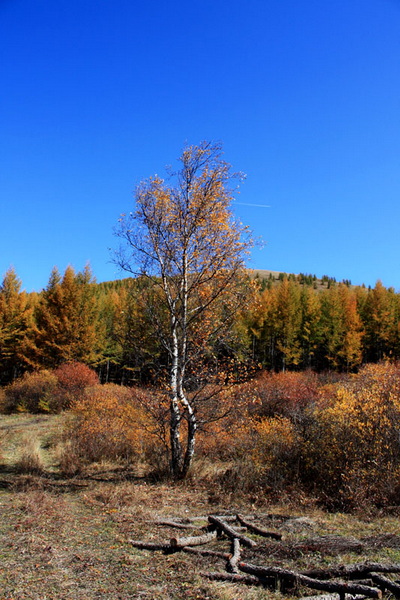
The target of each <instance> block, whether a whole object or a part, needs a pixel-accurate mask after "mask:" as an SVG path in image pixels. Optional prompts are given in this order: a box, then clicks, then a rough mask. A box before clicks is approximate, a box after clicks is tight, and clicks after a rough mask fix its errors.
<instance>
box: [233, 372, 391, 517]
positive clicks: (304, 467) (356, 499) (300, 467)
mask: <svg viewBox="0 0 400 600" xmlns="http://www.w3.org/2000/svg"><path fill="white" fill-rule="evenodd" d="M284 390H286V391H285V392H284ZM399 431H400V366H399V365H398V364H390V363H382V364H371V365H366V366H365V367H363V368H362V369H361V370H360V372H359V373H358V374H355V375H348V376H343V377H342V378H341V379H339V380H337V381H333V382H326V378H325V377H321V378H317V377H314V376H313V375H312V376H311V379H310V378H309V375H307V374H304V373H296V374H294V373H291V374H289V373H288V374H272V375H270V374H269V375H263V376H262V377H261V378H259V379H258V381H256V382H253V384H252V388H251V405H250V410H249V420H248V422H247V431H246V434H245V436H242V439H241V441H240V443H241V444H242V457H243V456H246V459H247V461H246V462H247V469H246V485H247V487H248V488H251V486H252V485H253V484H256V485H257V486H261V487H264V488H265V489H271V490H273V491H275V492H277V491H279V490H280V491H283V490H286V491H287V490H288V489H291V488H292V487H293V486H294V487H296V488H297V489H301V490H303V491H304V490H305V491H306V492H307V493H308V494H309V495H312V496H313V497H316V498H317V499H318V500H319V501H320V502H321V503H322V504H323V505H324V506H325V507H328V508H330V509H341V510H352V509H354V508H357V507H362V506H367V505H374V506H379V507H384V506H387V505H392V504H397V503H398V502H399V497H400V495H399V493H400V438H399ZM249 464H250V466H251V468H250V469H249Z"/></svg>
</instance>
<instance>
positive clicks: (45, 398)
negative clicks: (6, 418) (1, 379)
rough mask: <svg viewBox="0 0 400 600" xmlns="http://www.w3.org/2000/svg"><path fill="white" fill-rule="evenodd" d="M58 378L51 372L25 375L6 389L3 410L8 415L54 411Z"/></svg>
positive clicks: (36, 372)
mask: <svg viewBox="0 0 400 600" xmlns="http://www.w3.org/2000/svg"><path fill="white" fill-rule="evenodd" d="M56 389H57V378H56V376H55V375H54V374H53V373H52V372H50V371H35V372H34V373H25V375H23V376H22V377H21V378H19V379H16V380H15V381H14V382H13V383H11V384H10V385H8V386H7V387H6V388H5V389H4V395H3V410H4V412H6V413H11V412H14V411H21V412H25V411H26V412H32V413H40V412H49V411H54V410H55V407H54V397H55V394H56Z"/></svg>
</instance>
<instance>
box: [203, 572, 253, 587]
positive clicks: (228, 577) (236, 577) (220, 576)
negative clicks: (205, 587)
mask: <svg viewBox="0 0 400 600" xmlns="http://www.w3.org/2000/svg"><path fill="white" fill-rule="evenodd" d="M200 575H201V576H202V577H207V578H208V579H211V580H212V581H229V582H231V583H244V584H245V585H256V586H258V585H263V582H262V580H261V579H260V578H259V577H254V576H252V575H240V574H238V573H213V572H210V571H203V572H201V573H200Z"/></svg>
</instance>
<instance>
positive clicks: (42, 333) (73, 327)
mask: <svg viewBox="0 0 400 600" xmlns="http://www.w3.org/2000/svg"><path fill="white" fill-rule="evenodd" d="M97 317H98V308H97V302H96V296H95V290H94V286H93V279H92V276H91V273H90V270H89V268H86V269H85V270H84V271H83V272H82V273H78V274H75V272H74V269H73V268H72V267H71V266H69V267H67V269H66V270H65V273H64V275H63V277H62V279H61V278H60V274H59V272H58V270H57V269H53V271H52V273H51V276H50V279H49V284H48V286H47V288H46V289H45V290H44V291H43V293H42V296H41V298H40V301H39V305H38V308H37V315H36V318H37V324H38V334H37V347H38V352H39V357H40V362H41V364H42V366H44V367H46V368H54V367H56V366H58V365H59V364H61V363H63V362H71V361H80V362H84V363H87V364H92V365H94V364H97V363H98V362H99V360H100V359H101V341H102V340H101V336H99V324H98V320H97Z"/></svg>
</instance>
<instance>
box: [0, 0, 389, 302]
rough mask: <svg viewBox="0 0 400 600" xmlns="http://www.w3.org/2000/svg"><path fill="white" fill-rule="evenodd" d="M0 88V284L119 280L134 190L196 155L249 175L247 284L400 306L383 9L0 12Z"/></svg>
mask: <svg viewBox="0 0 400 600" xmlns="http://www.w3.org/2000/svg"><path fill="white" fill-rule="evenodd" d="M0 83H1V94H0V209H1V211H0V214H1V219H0V276H1V275H2V274H4V272H5V271H6V270H7V269H8V268H9V267H10V266H11V265H13V266H14V267H15V269H16V271H17V273H18V275H19V277H20V278H21V279H22V282H23V287H24V288H25V289H26V290H27V291H31V290H38V291H39V290H40V289H42V288H43V287H44V286H46V284H47V281H48V278H49V275H50V271H51V269H52V267H53V266H54V265H57V266H58V267H59V269H60V270H61V271H64V269H65V268H66V266H67V265H68V264H72V265H73V266H74V267H75V268H76V269H77V270H81V269H82V268H83V267H84V265H85V264H86V262H88V261H89V262H90V263H91V266H92V269H93V272H94V275H95V276H96V277H97V279H98V281H103V280H110V279H114V278H117V277H120V276H122V275H121V274H120V273H119V272H118V270H117V269H116V267H115V265H113V264H112V262H111V255H110V251H109V248H113V247H114V248H115V247H116V246H117V244H118V241H117V239H116V238H115V237H114V236H113V227H114V226H115V225H116V222H117V220H118V217H119V215H120V214H121V213H123V212H125V211H129V210H131V209H132V208H133V190H134V188H135V186H136V184H137V183H138V182H139V181H140V180H141V179H144V178H147V177H148V176H150V175H152V174H154V173H158V174H159V175H163V174H164V166H165V165H167V164H174V162H175V160H176V158H177V157H178V156H179V155H180V152H181V150H182V148H183V146H184V145H185V143H190V144H196V143H198V142H200V141H201V140H215V141H221V142H222V143H223V145H224V150H225V158H226V160H227V161H228V162H230V163H232V165H233V167H234V169H235V170H241V171H244V172H245V173H246V174H247V180H246V182H245V184H244V185H243V187H242V191H241V195H240V198H239V199H238V203H237V204H236V205H235V212H236V215H237V216H238V217H239V218H240V219H241V220H242V221H243V222H244V223H246V224H248V225H249V226H250V227H251V228H252V229H253V231H254V234H255V235H256V236H260V237H262V238H263V239H264V241H265V245H264V247H263V248H262V249H257V250H255V251H254V252H253V258H252V263H251V266H253V267H254V268H261V269H263V268H264V269H272V270H276V271H288V272H293V273H299V272H303V273H312V274H314V273H315V274H316V275H317V276H322V275H324V274H327V275H330V276H333V277H336V278H337V279H343V278H345V279H351V280H352V282H353V283H356V284H361V283H366V284H367V285H372V286H373V285H374V284H375V282H376V280H377V279H381V280H382V281H383V283H384V285H386V286H393V287H394V288H395V289H396V290H400V269H399V255H400V235H399V217H400V214H399V212H400V203H399V198H400V193H399V192H400V169H399V166H400V165H399V161H400V1H399V0H334V1H333V0H326V1H325V2H321V0H303V1H302V2H299V1H298V0H273V1H272V0H247V2H243V1H239V0H230V1H229V2H227V1H226V0H201V1H200V0H191V1H190V2H187V1H185V2H184V1H182V0H175V1H169V2H167V1H166V0H165V1H161V0H154V1H153V2H136V1H134V0H112V1H111V0H57V1H56V2H55V1H54V0H35V1H34V2H33V1H32V0H30V1H28V0H0ZM254 204H261V205H269V206H270V207H269V208H261V207H257V206H252V205H254Z"/></svg>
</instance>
